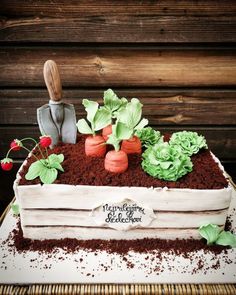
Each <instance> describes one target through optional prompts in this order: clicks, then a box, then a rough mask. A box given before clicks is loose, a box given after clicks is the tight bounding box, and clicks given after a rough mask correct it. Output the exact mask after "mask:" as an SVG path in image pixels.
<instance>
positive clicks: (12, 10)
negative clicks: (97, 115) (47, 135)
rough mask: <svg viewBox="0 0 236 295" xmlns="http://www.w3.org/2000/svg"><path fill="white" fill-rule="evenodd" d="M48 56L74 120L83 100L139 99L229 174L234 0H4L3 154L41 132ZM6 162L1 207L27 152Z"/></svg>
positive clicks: (235, 163)
mask: <svg viewBox="0 0 236 295" xmlns="http://www.w3.org/2000/svg"><path fill="white" fill-rule="evenodd" d="M47 59H54V60H55V61H56V62H57V63H58V65H59V67H60V72H61V78H62V83H63V88H64V99H65V101H67V102H71V103H73V104H74V105H75V108H76V112H77V118H80V117H81V116H83V115H84V111H83V108H82V107H81V100H82V99H83V98H92V99H101V97H102V93H103V91H104V90H105V89H106V88H108V87H111V88H113V89H114V90H115V91H117V92H118V94H120V95H124V96H127V97H128V98H131V97H133V96H134V97H138V98H140V99H141V101H142V102H143V103H144V105H145V106H144V115H145V116H146V117H148V118H149V120H150V124H151V125H152V126H155V128H157V129H159V130H160V131H162V132H172V131H176V130H183V129H186V130H195V131H198V132H199V133H201V134H204V135H205V136H206V138H207V141H208V143H209V146H210V148H211V149H212V150H213V152H214V153H215V154H216V155H217V156H218V157H220V159H221V160H222V162H223V164H224V165H225V167H226V169H227V171H228V172H229V173H231V174H232V175H233V176H235V175H236V169H235V168H236V1H232V0H231V1H227V0H226V1H213V0H212V1H211V0H199V1H189V0H180V1H177V0H165V1H164V0H163V1H135V0H133V1H131V0H130V1H129V0H126V1H125V0H124V1H116V0H107V1H92V0H83V1H75V0H54V1H44V0H38V1H36V0H24V1H23V0H1V1H0V157H1V158H2V157H3V156H4V153H5V152H6V150H7V149H8V145H9V142H10V141H11V140H12V139H14V138H16V137H17V138H21V137H24V136H33V137H37V136H38V135H39V130H38V127H37V121H36V108H37V107H39V106H41V105H42V104H44V103H46V102H47V100H48V94H47V91H46V89H45V85H44V81H43V76H42V69H43V64H44V62H45V61H46V60H47ZM12 156H13V157H14V158H15V159H16V161H17V164H16V165H15V168H14V170H13V171H11V172H9V173H3V172H1V174H0V184H1V187H0V202H1V203H0V206H1V209H2V208H3V207H4V206H5V205H6V204H7V203H8V201H9V200H10V198H11V197H12V196H13V192H12V190H11V187H12V181H13V179H14V177H15V173H16V171H17V169H18V168H19V165H20V163H21V162H22V160H23V158H24V157H25V156H26V154H25V153H24V152H19V153H15V154H12Z"/></svg>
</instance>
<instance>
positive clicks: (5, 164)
mask: <svg viewBox="0 0 236 295" xmlns="http://www.w3.org/2000/svg"><path fill="white" fill-rule="evenodd" d="M1 167H2V170H5V171H9V170H11V169H12V167H13V161H12V159H10V158H5V159H3V160H2V161H1Z"/></svg>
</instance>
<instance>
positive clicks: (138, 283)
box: [0, 192, 236, 294]
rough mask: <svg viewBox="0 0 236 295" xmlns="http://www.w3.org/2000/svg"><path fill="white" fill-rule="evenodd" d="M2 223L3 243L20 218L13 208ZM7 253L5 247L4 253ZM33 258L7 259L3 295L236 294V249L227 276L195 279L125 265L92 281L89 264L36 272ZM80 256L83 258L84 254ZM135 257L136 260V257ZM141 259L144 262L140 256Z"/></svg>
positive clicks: (0, 274) (1, 272)
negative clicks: (13, 211) (93, 294)
mask: <svg viewBox="0 0 236 295" xmlns="http://www.w3.org/2000/svg"><path fill="white" fill-rule="evenodd" d="M235 207H236V193H235V192H234V194H233V199H232V206H231V209H230V211H231V212H232V210H234V213H235ZM234 215H235V214H234ZM235 219H236V216H234V220H233V226H234V228H236V220H235ZM2 220H3V223H2V227H1V229H0V239H1V240H2V239H4V238H5V237H6V235H7V232H9V231H11V230H12V229H13V228H14V226H15V223H16V218H15V217H13V215H12V213H11V210H10V205H9V206H8V208H7V209H6V211H5V212H4V213H3V216H2ZM4 230H5V236H4ZM6 250H7V249H3V248H2V247H1V252H4V251H6ZM5 254H6V253H5ZM9 255H10V254H9ZM31 255H33V256H29V257H27V255H26V256H24V255H23V256H24V257H21V256H22V255H17V254H16V256H14V255H13V256H10V257H9V256H8V257H7V259H6V257H5V264H6V263H7V270H5V269H4V268H0V284H1V285H0V294H13V293H16V294H40V293H41V294H73V293H79V294H90V293H95V294H136V293H137V294H138V293H140V294H236V249H232V250H230V253H229V255H230V258H231V259H232V260H233V263H231V264H230V266H229V265H224V264H222V268H224V273H225V274H226V275H222V268H221V269H220V270H218V271H215V272H213V274H207V275H203V274H201V272H198V273H197V274H195V275H193V274H191V273H188V274H187V275H186V274H178V275H177V276H176V274H175V275H173V274H172V275H171V273H168V271H167V272H166V274H165V273H164V276H163V275H158V276H157V275H155V274H154V275H153V274H149V275H148V273H147V272H146V271H143V270H140V266H141V264H139V268H137V269H136V267H134V269H125V264H122V268H123V269H121V270H118V269H110V270H109V271H108V272H104V271H101V270H100V271H101V273H100V275H95V274H96V272H97V270H96V271H94V273H93V274H94V276H93V277H92V276H88V275H87V274H88V273H89V271H91V268H89V266H88V265H87V266H86V262H85V264H84V265H83V266H82V265H81V268H80V269H77V270H76V271H75V273H74V275H73V271H72V272H71V269H69V268H68V263H69V267H70V268H71V266H72V265H74V263H73V261H72V260H69V262H67V263H63V262H62V264H61V266H60V263H59V264H58V262H57V263H56V267H55V268H54V267H53V266H51V268H50V269H45V268H43V263H45V261H43V259H42V261H41V262H40V261H39V262H37V263H35V264H34V263H33V264H34V265H33V266H34V267H33V268H32V265H31V267H29V265H28V266H27V261H28V263H29V260H30V259H32V260H34V259H35V257H37V254H36V253H33V254H32V253H31ZM35 255H36V256H35ZM79 255H82V254H81V253H80V254H79ZM104 255H107V254H106V253H101V255H100V256H99V255H98V256H99V257H98V256H97V258H96V259H95V258H94V256H93V254H91V253H90V255H89V256H86V257H83V259H85V261H86V259H87V262H89V265H91V264H92V263H91V261H92V262H93V264H94V262H95V260H97V262H98V260H99V259H100V262H98V263H101V261H103V262H104V261H106V259H107V257H105V256H104ZM133 255H134V256H135V254H133ZM131 256H132V255H131ZM134 256H132V258H134ZM141 256H142V255H141ZM2 257H4V254H3V253H1V260H2V262H3V260H4V259H3V258H2ZM41 258H43V257H41ZM67 258H68V257H67ZM118 258H119V259H118ZM118 258H117V257H116V258H115V257H113V264H114V260H115V259H118V260H117V261H116V263H117V264H116V265H118V264H120V263H122V262H121V260H120V257H118ZM136 258H137V257H136ZM138 258H139V260H142V257H141V259H140V255H139V257H138ZM54 259H55V257H54ZM91 259H92V260H91ZM94 259H95V260H94ZM144 259H145V258H144ZM170 259H171V258H170ZM175 263H177V264H178V263H180V262H178V261H175ZM31 264H32V263H31ZM46 264H50V261H48V260H47V261H46ZM77 266H78V265H77ZM35 267H36V268H35ZM181 267H183V265H181ZM37 268H41V269H37ZM86 268H87V269H86ZM35 269H36V271H35ZM55 269H57V271H58V270H60V269H63V272H62V273H60V271H59V273H57V272H55ZM27 270H28V273H27ZM64 270H65V271H64ZM81 270H83V275H81V274H80V272H81ZM47 272H48V274H47ZM164 272H165V271H164ZM91 273H92V272H91ZM45 274H46V275H45ZM66 274H68V275H66ZM122 274H123V276H122ZM96 276H97V278H96ZM108 283H109V284H108Z"/></svg>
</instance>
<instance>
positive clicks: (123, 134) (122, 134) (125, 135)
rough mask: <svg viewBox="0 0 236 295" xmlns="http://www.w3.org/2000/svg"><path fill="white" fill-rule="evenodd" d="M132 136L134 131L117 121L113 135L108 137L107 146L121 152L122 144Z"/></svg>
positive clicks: (113, 126)
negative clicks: (109, 145) (111, 146)
mask: <svg viewBox="0 0 236 295" xmlns="http://www.w3.org/2000/svg"><path fill="white" fill-rule="evenodd" d="M131 136H132V129H130V128H128V127H127V125H126V124H124V123H122V122H119V121H116V123H115V124H114V125H112V134H111V135H110V136H109V137H108V140H107V142H106V143H107V144H111V145H113V147H114V149H115V150H116V151H119V150H120V142H121V141H122V140H125V139H129V138H130V137H131Z"/></svg>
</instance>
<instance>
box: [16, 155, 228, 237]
mask: <svg viewBox="0 0 236 295" xmlns="http://www.w3.org/2000/svg"><path fill="white" fill-rule="evenodd" d="M214 159H215V161H216V162H217V163H218V165H219V166H220V168H221V169H222V170H223V167H222V166H221V164H220V162H219V160H218V159H217V158H216V157H214ZM25 163H26V162H25ZM25 163H23V165H24V164H25ZM19 181H20V175H19V173H18V174H17V178H16V180H15V183H14V190H15V195H16V200H17V203H18V204H19V206H20V217H21V226H22V229H23V234H24V237H26V238H31V239H52V238H53V239H60V238H78V239H86V240H87V239H139V238H164V239H176V238H180V239H182V238H194V239H200V235H199V233H198V228H199V226H201V225H204V224H207V223H212V224H217V225H219V226H221V227H224V225H225V222H226V217H227V212H228V208H229V205H230V201H231V193H232V187H231V185H230V183H229V184H228V187H227V188H223V189H205V190H204V189H201V190H200V189H168V188H166V187H165V188H158V187H157V188H153V187H150V188H145V187H111V186H89V185H64V184H44V185H41V184H37V185H19ZM111 206H113V207H111ZM114 206H115V208H116V209H117V208H118V209H117V210H115V211H116V212H115V213H114V210H112V209H114ZM124 208H125V209H124ZM127 208H129V210H127ZM123 209H124V210H123ZM122 210H123V211H122ZM111 211H112V212H111ZM127 211H128V212H130V211H134V213H133V214H131V215H132V216H131V217H132V218H133V219H134V221H135V222H134V223H133V224H131V225H130V223H129V225H128V226H127V225H126V224H123V225H121V226H119V227H117V224H116V223H115V222H113V221H115V220H116V218H119V213H121V215H120V218H124V217H127V214H128V213H127ZM113 213H114V214H113ZM126 213H127V214H126ZM109 214H110V215H109ZM112 214H113V215H112ZM124 214H125V215H124ZM133 219H132V221H133ZM140 220H141V221H140Z"/></svg>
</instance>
